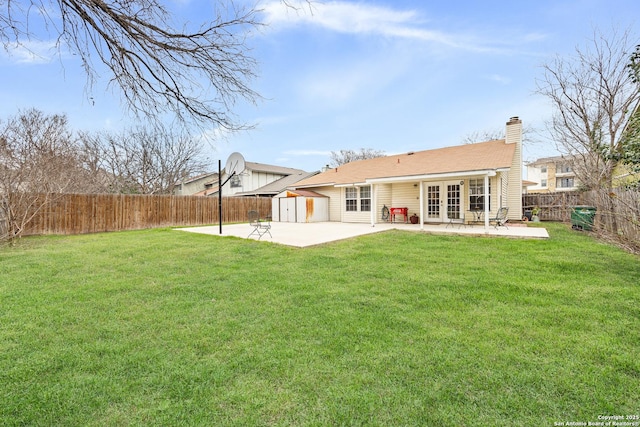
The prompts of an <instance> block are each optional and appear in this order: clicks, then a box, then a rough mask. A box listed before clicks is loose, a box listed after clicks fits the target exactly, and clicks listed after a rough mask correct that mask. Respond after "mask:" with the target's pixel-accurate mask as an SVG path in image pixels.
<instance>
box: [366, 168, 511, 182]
mask: <svg viewBox="0 0 640 427" xmlns="http://www.w3.org/2000/svg"><path fill="white" fill-rule="evenodd" d="M507 170H509V169H508V168H506V169H484V170H476V171H463V172H446V173H433V174H424V175H410V176H391V177H384V178H368V179H367V180H366V184H389V183H400V182H416V181H435V180H441V179H449V178H460V177H472V176H495V175H496V173H497V172H502V171H507Z"/></svg>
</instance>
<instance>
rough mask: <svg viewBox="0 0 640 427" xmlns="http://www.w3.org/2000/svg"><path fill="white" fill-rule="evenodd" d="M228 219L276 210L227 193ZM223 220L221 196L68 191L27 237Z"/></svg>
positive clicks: (254, 199)
mask: <svg viewBox="0 0 640 427" xmlns="http://www.w3.org/2000/svg"><path fill="white" fill-rule="evenodd" d="M222 208H223V212H222V219H223V223H231V222H247V221H248V220H249V219H248V218H247V212H248V211H249V210H251V209H257V210H258V211H259V212H260V215H261V216H266V215H270V214H271V199H270V198H257V197H225V198H224V199H223V201H222ZM217 223H218V198H217V197H197V196H172V195H130V194H65V195H61V196H58V195H56V196H54V197H52V200H51V202H50V203H49V204H48V205H47V206H45V207H44V208H43V209H41V211H40V212H38V213H37V214H36V216H35V217H34V218H33V220H32V221H31V223H30V224H29V225H28V227H27V229H26V230H25V232H24V235H35V234H85V233H96V232H107V231H122V230H139V229H145V228H154V227H168V226H189V225H206V224H217Z"/></svg>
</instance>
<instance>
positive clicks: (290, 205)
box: [280, 197, 296, 222]
mask: <svg viewBox="0 0 640 427" xmlns="http://www.w3.org/2000/svg"><path fill="white" fill-rule="evenodd" d="M280 221H281V222H296V197H283V198H281V199H280Z"/></svg>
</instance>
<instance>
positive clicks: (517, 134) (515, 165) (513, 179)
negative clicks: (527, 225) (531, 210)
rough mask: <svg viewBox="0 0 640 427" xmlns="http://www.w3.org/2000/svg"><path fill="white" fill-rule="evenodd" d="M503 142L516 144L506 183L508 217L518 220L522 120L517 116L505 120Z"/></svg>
mask: <svg viewBox="0 0 640 427" xmlns="http://www.w3.org/2000/svg"><path fill="white" fill-rule="evenodd" d="M505 143H507V144H515V145H516V150H515V152H514V153H513V161H512V162H511V169H510V170H509V178H508V184H507V185H508V189H507V199H508V200H507V204H508V206H509V219H511V220H520V219H522V120H520V118H519V117H517V116H515V117H511V118H510V119H509V121H508V122H507V126H506V131H505Z"/></svg>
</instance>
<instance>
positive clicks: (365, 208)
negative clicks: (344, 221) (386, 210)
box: [344, 185, 372, 212]
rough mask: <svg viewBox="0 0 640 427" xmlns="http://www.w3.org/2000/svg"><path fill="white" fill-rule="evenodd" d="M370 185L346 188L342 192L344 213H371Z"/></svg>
mask: <svg viewBox="0 0 640 427" xmlns="http://www.w3.org/2000/svg"><path fill="white" fill-rule="evenodd" d="M371 192H372V189H371V186H370V185H366V186H353V187H346V188H345V192H344V200H345V205H344V209H345V212H371V201H372V195H371Z"/></svg>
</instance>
